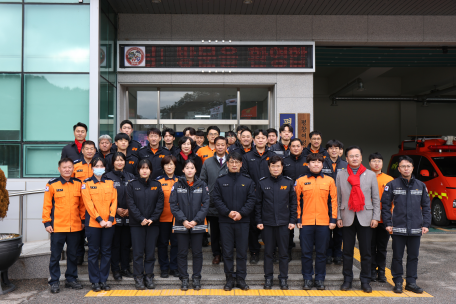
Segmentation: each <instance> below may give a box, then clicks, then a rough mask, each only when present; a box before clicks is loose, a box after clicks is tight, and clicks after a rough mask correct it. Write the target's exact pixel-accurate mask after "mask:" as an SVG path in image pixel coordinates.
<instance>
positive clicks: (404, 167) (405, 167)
mask: <svg viewBox="0 0 456 304" xmlns="http://www.w3.org/2000/svg"><path fill="white" fill-rule="evenodd" d="M399 168H401V169H410V168H413V166H411V165H407V166H399Z"/></svg>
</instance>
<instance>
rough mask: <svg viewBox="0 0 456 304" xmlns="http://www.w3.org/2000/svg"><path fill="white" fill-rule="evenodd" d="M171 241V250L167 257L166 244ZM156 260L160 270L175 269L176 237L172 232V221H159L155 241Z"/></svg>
mask: <svg viewBox="0 0 456 304" xmlns="http://www.w3.org/2000/svg"><path fill="white" fill-rule="evenodd" d="M170 242H171V250H170V251H169V257H168V245H169V243H170ZM157 254H158V262H159V263H160V270H161V271H167V270H169V269H171V270H175V269H177V238H176V234H175V233H173V223H172V222H160V233H159V234H158V243H157Z"/></svg>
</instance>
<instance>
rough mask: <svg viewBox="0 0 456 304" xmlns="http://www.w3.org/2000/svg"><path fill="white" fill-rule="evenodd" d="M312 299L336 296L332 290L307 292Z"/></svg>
mask: <svg viewBox="0 0 456 304" xmlns="http://www.w3.org/2000/svg"><path fill="white" fill-rule="evenodd" d="M307 293H308V294H309V296H311V297H333V296H334V295H333V294H332V293H331V291H330V290H307Z"/></svg>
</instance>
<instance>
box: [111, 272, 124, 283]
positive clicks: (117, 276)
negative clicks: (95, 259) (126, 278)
mask: <svg viewBox="0 0 456 304" xmlns="http://www.w3.org/2000/svg"><path fill="white" fill-rule="evenodd" d="M112 276H113V278H114V280H116V281H122V275H121V274H120V271H114V272H113V273H112Z"/></svg>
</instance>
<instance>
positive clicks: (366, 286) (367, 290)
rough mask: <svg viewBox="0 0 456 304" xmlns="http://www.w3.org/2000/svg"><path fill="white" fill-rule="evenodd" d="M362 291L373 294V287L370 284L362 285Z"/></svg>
mask: <svg viewBox="0 0 456 304" xmlns="http://www.w3.org/2000/svg"><path fill="white" fill-rule="evenodd" d="M361 290H362V291H364V292H365V293H371V292H372V287H371V286H370V284H369V283H361Z"/></svg>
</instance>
